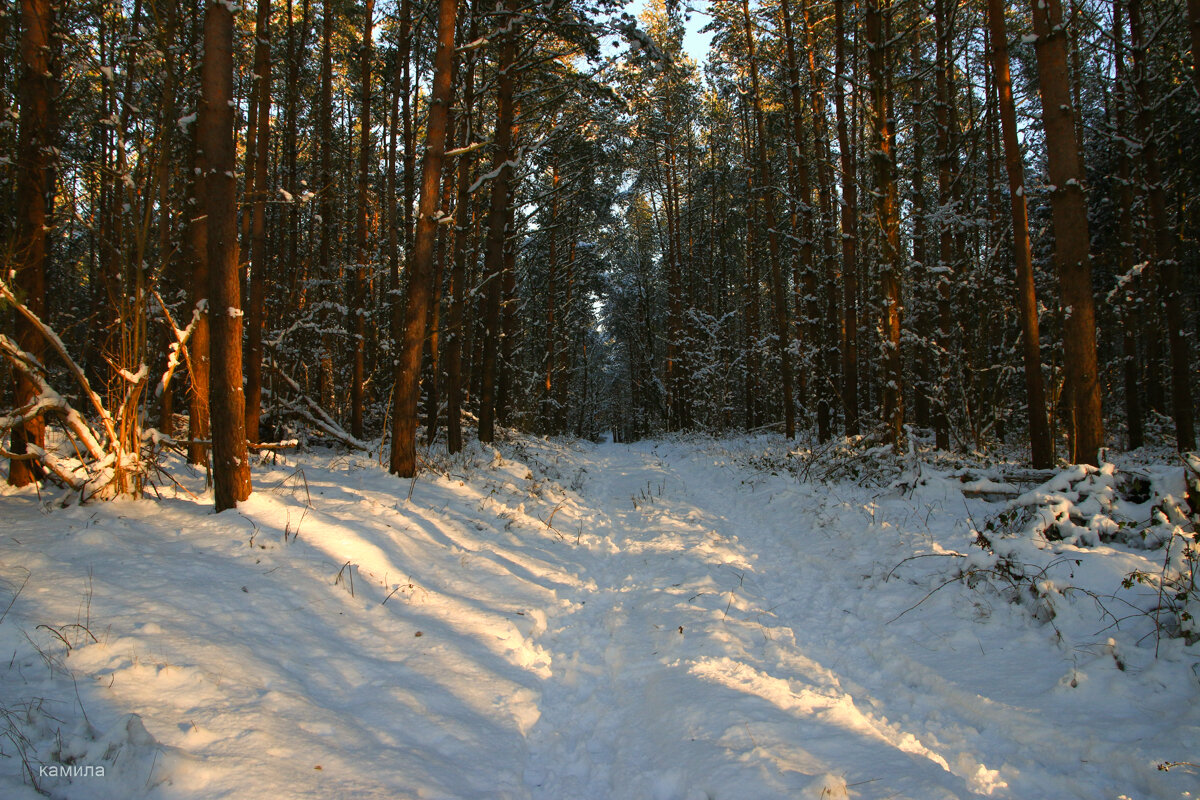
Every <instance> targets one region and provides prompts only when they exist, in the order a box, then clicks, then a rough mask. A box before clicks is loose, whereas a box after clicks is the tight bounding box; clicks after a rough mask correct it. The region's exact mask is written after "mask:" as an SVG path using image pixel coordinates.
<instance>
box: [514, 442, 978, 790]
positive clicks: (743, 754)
mask: <svg viewBox="0 0 1200 800" xmlns="http://www.w3.org/2000/svg"><path fill="white" fill-rule="evenodd" d="M679 455H680V454H678V453H677V452H675V451H670V452H669V453H666V454H664V453H660V451H659V450H658V448H657V447H656V446H655V445H653V444H649V443H648V444H635V445H602V446H600V447H598V448H597V449H596V451H594V453H592V454H591V455H590V456H589V457H588V458H587V459H586V461H587V462H588V463H586V466H585V469H586V471H587V479H586V481H584V482H583V485H582V489H581V492H580V494H581V495H582V498H583V500H584V502H585V503H586V506H587V510H586V512H583V514H584V517H583V519H581V522H582V524H583V531H584V533H585V534H587V537H586V539H584V544H585V545H586V547H578V548H575V549H573V550H571V551H569V552H564V557H565V558H566V559H571V560H572V561H574V562H575V563H572V564H570V565H568V564H565V563H564V565H563V568H564V569H565V570H567V571H569V572H570V571H576V570H577V571H578V574H577V575H576V576H575V579H574V581H573V583H574V584H575V585H577V586H586V587H589V591H587V592H586V593H582V594H581V595H580V597H579V599H578V600H577V601H576V602H575V603H573V604H571V605H570V607H569V610H567V611H565V612H562V611H560V612H559V613H558V614H556V615H554V616H552V617H551V618H550V619H549V621H548V623H547V627H546V630H545V631H544V632H543V633H542V634H541V635H540V636H538V637H537V638H536V643H537V646H538V647H539V648H541V649H542V650H544V651H545V652H547V653H548V654H549V657H550V660H551V671H552V673H553V678H552V679H551V680H548V681H545V682H543V684H542V686H541V693H542V696H541V702H540V704H539V705H540V709H541V713H542V716H541V718H540V719H539V722H538V724H537V725H535V726H534V727H533V729H532V730H531V731H530V734H529V750H530V759H529V762H528V765H527V767H526V770H525V779H526V782H527V784H528V786H529V788H530V791H531V794H532V796H533V797H534V798H545V799H546V800H549V799H550V798H596V799H597V800H599V798H610V797H621V798H635V797H637V798H642V797H645V798H688V800H692V798H706V797H714V798H715V797H733V796H738V794H736V793H733V794H731V793H730V792H731V789H732V788H733V787H735V786H737V785H738V781H740V780H744V777H745V772H744V770H745V769H746V768H748V767H750V766H752V767H753V769H754V771H755V772H756V773H757V774H758V776H759V779H760V780H762V781H763V786H762V788H761V789H760V790H759V791H768V793H769V794H771V795H772V796H774V795H775V794H776V793H777V794H778V796H794V795H795V793H797V792H803V791H805V790H808V789H815V790H817V791H818V792H820V791H821V790H823V789H828V790H830V791H834V792H836V791H838V790H839V788H840V786H841V784H840V783H839V780H840V778H838V777H837V776H836V775H830V774H827V773H830V772H836V765H838V764H840V763H844V762H845V760H846V757H847V754H848V753H853V754H854V755H853V760H854V761H855V762H857V763H872V764H876V765H878V767H879V769H880V771H881V772H880V774H881V775H887V774H889V773H894V774H905V775H914V773H915V774H916V775H920V783H921V784H922V785H923V786H924V787H925V789H926V790H927V789H928V787H930V786H942V787H944V789H945V794H944V795H943V796H945V797H957V796H963V795H966V794H971V793H973V791H978V790H981V789H987V788H989V787H988V785H987V784H988V781H991V780H995V773H994V772H993V771H990V770H987V769H986V768H984V767H982V765H981V764H979V763H978V762H977V761H974V760H972V759H970V758H967V759H966V760H965V761H963V760H962V759H961V758H960V759H959V761H961V763H955V764H951V763H949V762H948V761H947V759H946V758H945V757H943V756H942V755H939V754H938V753H935V752H933V750H931V749H929V748H927V747H926V746H925V745H923V744H922V743H921V739H922V738H923V736H922V735H914V733H913V732H912V730H905V729H903V728H901V727H899V726H896V725H894V724H890V723H889V722H888V721H887V720H886V719H885V718H883V717H882V715H881V714H880V713H879V709H878V708H875V707H873V705H872V704H873V703H874V701H873V700H872V699H871V692H870V691H869V690H868V689H867V688H865V687H864V686H863V685H862V684H860V683H859V682H858V680H856V679H855V678H856V677H857V678H860V679H861V680H863V681H870V682H871V683H877V676H878V673H879V672H881V671H885V672H889V673H893V672H897V671H899V672H901V673H907V672H913V673H914V674H916V672H918V670H914V667H915V666H917V665H914V664H912V663H911V662H904V661H896V662H894V663H891V664H889V663H888V662H887V661H886V660H885V658H884V656H883V655H882V653H880V652H879V649H880V648H879V647H878V646H877V645H878V642H879V641H880V640H881V639H882V638H884V637H883V632H882V626H883V623H884V622H885V620H884V619H880V617H879V614H878V608H877V607H874V606H872V607H870V608H862V609H860V608H856V607H854V606H853V605H852V604H851V602H850V601H852V600H853V599H854V596H855V592H856V590H857V587H856V585H855V584H856V582H857V581H858V580H860V579H861V577H862V571H863V570H865V571H867V572H870V571H872V569H873V567H872V564H871V558H872V556H871V555H869V554H857V555H856V554H854V553H853V552H849V551H848V550H847V549H846V547H845V542H844V540H842V538H841V537H840V536H837V535H835V533H834V532H832V531H827V530H826V528H827V527H832V526H833V522H834V520H833V518H832V516H831V511H830V506H833V507H834V509H835V511H834V512H832V513H840V514H841V519H840V523H841V524H842V525H843V526H846V525H847V523H848V527H850V528H853V527H855V525H856V524H857V523H858V522H860V521H861V523H862V525H863V526H864V527H865V526H869V519H865V518H861V515H860V513H858V512H855V511H854V510H853V509H851V508H849V507H848V506H846V505H845V504H842V503H839V502H838V501H837V500H836V499H835V498H829V497H821V496H819V491H818V490H815V489H813V488H812V487H803V486H795V485H794V484H793V486H794V491H792V490H790V489H789V491H787V492H784V493H781V492H778V491H777V489H778V486H777V484H772V485H771V487H770V490H766V491H762V492H759V491H758V488H759V487H758V485H757V482H756V479H755V476H754V475H753V473H749V472H747V471H746V470H744V469H741V468H737V467H729V466H728V465H721V464H716V465H714V464H712V463H711V462H710V463H708V464H698V463H696V457H693V456H688V457H685V458H684V459H683V460H682V461H680V462H679V463H672V459H676V458H678V456H679ZM581 511H582V510H581ZM781 530H789V531H793V532H794V535H793V536H792V537H791V538H790V539H789V537H788V536H786V535H785V536H781V535H780V531H781ZM760 533H761V534H765V536H763V537H762V538H761V540H760V539H759V538H758V536H757V534H760ZM744 539H746V540H754V541H753V544H752V545H750V546H747V545H746V544H745V543H744V542H743V540H744ZM780 541H783V542H789V543H790V545H791V547H790V548H789V550H791V552H787V553H772V551H771V548H770V546H769V543H770V542H780ZM776 546H777V545H776ZM763 547H765V548H766V549H761V548H763ZM801 552H803V555H801ZM856 562H861V563H856ZM797 567H799V569H798V570H797ZM784 605H786V606H789V608H788V609H787V613H786V615H785V617H780V616H777V615H776V613H775V612H776V610H777V609H778V608H779V606H784ZM864 612H866V613H864ZM783 618H786V619H787V620H791V621H792V624H791V625H789V624H785V623H784V622H783ZM796 620H803V621H804V622H805V623H806V624H805V626H804V629H803V630H797V629H795V627H794V625H795V621H796ZM851 676H855V677H851ZM872 676H875V678H876V680H872ZM912 680H913V678H912V677H909V678H907V679H905V681H904V682H909V683H911V682H912ZM932 686H933V684H932V683H931V682H927V683H926V684H925V686H924V689H926V690H928V689H929V688H931V687H932ZM920 691H921V690H920V689H918V688H917V687H914V692H913V694H912V695H910V698H916V697H918V696H919V693H920ZM860 698H861V699H860ZM748 699H749V700H750V701H751V703H752V705H751V707H752V708H753V709H754V711H753V713H751V714H747V707H748V706H747V700H748ZM864 700H865V702H864ZM755 701H756V702H755ZM908 705H909V706H910V707H911V703H910V704H908ZM952 705H958V706H962V705H965V704H963V703H954V704H952ZM942 707H943V708H945V707H946V706H945V705H944V704H943V705H942ZM970 727H971V726H969V725H966V724H963V723H962V722H961V721H960V720H950V721H949V726H948V727H947V728H946V729H945V730H944V731H943V732H942V733H943V735H944V737H945V738H946V739H949V740H958V741H959V742H962V741H963V738H962V735H963V733H964V731H966V730H967V729H969V728H970ZM797 728H800V729H805V730H807V731H808V732H809V734H810V735H809V737H807V738H810V739H811V744H810V745H809V746H808V747H807V748H806V749H799V748H797V747H796V746H795V745H794V741H795V737H796V730H797ZM731 753H738V754H740V755H739V759H740V761H741V762H742V765H741V766H740V767H738V768H730V767H726V768H725V770H724V771H725V773H726V774H721V773H720V772H718V773H716V774H712V775H710V776H709V777H708V780H706V781H704V782H702V783H700V784H698V783H697V782H696V777H697V776H694V775H689V774H687V770H686V768H685V766H684V765H688V764H696V763H706V762H707V763H713V764H718V763H724V764H729V763H730V755H731ZM951 759H952V760H953V756H951ZM814 776H816V777H815V778H814ZM871 777H873V776H868V780H869V779H870V778H871ZM919 795H920V792H919V791H917V793H916V794H914V795H913V796H919ZM833 796H838V795H837V794H834V795H833Z"/></svg>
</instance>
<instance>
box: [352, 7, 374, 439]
mask: <svg viewBox="0 0 1200 800" xmlns="http://www.w3.org/2000/svg"><path fill="white" fill-rule="evenodd" d="M365 14H366V18H365V20H364V21H363V38H362V51H361V54H360V56H361V61H360V66H359V70H360V72H361V74H362V87H361V88H362V101H361V106H360V109H359V113H360V117H361V118H360V121H359V142H358V216H357V222H356V225H355V235H354V240H355V245H356V250H357V251H358V252H357V263H356V265H355V268H354V277H353V281H352V288H351V297H350V314H351V316H352V317H353V319H352V320H351V325H350V330H351V338H352V340H353V342H354V362H353V368H352V374H351V376H350V433H351V435H352V436H354V437H355V438H356V439H361V438H363V435H364V434H363V395H364V393H365V383H366V353H367V266H368V265H369V263H370V260H371V254H370V250H369V245H368V240H367V224H368V220H369V215H370V203H369V200H370V193H369V186H370V184H369V179H370V174H371V173H370V169H371V49H372V48H371V31H372V29H373V27H374V19H373V17H374V15H375V2H374V0H367V2H366V9H365Z"/></svg>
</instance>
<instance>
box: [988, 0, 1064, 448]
mask: <svg viewBox="0 0 1200 800" xmlns="http://www.w3.org/2000/svg"><path fill="white" fill-rule="evenodd" d="M987 13H988V25H989V26H990V30H991V34H992V69H993V72H994V73H995V76H996V90H997V95H998V96H999V105H1000V125H1001V129H1002V130H1001V135H1002V136H1003V139H1004V166H1005V169H1006V170H1007V172H1008V192H1009V204H1010V208H1011V212H1012V226H1013V243H1012V247H1013V266H1014V267H1015V268H1016V274H1017V307H1018V308H1019V309H1020V313H1021V345H1022V348H1021V353H1022V357H1023V361H1024V366H1025V400H1026V402H1027V403H1028V406H1029V409H1028V417H1029V446H1030V452H1031V455H1032V461H1033V466H1034V468H1036V469H1046V468H1049V467H1050V466H1052V465H1053V462H1054V448H1053V446H1052V444H1051V441H1050V426H1049V424H1048V422H1047V418H1046V390H1045V386H1044V384H1043V382H1042V354H1041V346H1040V341H1041V340H1040V338H1039V335H1040V334H1039V330H1038V312H1037V295H1036V292H1035V289H1034V283H1033V258H1032V253H1031V251H1030V245H1029V213H1028V211H1027V209H1026V206H1025V163H1024V159H1023V158H1022V157H1021V143H1020V141H1019V140H1018V138H1017V113H1016V104H1015V103H1014V102H1013V94H1012V79H1011V78H1010V77H1009V62H1008V30H1007V28H1006V27H1005V25H1004V0H988V8H987Z"/></svg>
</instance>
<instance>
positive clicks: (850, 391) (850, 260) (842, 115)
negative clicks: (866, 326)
mask: <svg viewBox="0 0 1200 800" xmlns="http://www.w3.org/2000/svg"><path fill="white" fill-rule="evenodd" d="M844 4H845V0H834V3H833V10H834V34H833V35H834V42H835V55H834V60H835V65H834V83H835V84H836V85H837V89H836V91H835V92H834V95H833V101H834V113H835V115H836V116H837V137H838V152H839V153H840V160H841V172H842V307H843V311H842V315H843V316H842V320H843V321H842V332H841V339H842V405H843V413H844V415H845V418H846V419H845V425H846V435H847V436H857V435H858V264H857V259H858V255H857V247H858V183H857V180H858V179H857V176H856V175H855V172H856V170H855V166H854V153H853V152H852V151H851V149H850V125H849V120H848V119H847V117H846V23H845V14H844V11H843V8H842V7H843V5H844Z"/></svg>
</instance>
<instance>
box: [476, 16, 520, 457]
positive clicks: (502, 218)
mask: <svg viewBox="0 0 1200 800" xmlns="http://www.w3.org/2000/svg"><path fill="white" fill-rule="evenodd" d="M516 11H517V3H516V0H506V2H505V14H504V16H503V17H502V20H503V22H502V24H503V26H504V28H503V30H502V31H501V34H500V40H501V41H500V61H499V67H498V70H499V75H498V77H497V80H496V129H495V134H494V135H493V146H494V147H495V154H494V156H493V160H492V172H493V173H495V177H494V178H492V192H491V204H490V206H489V208H488V219H487V249H486V252H485V255H484V280H485V281H486V283H487V289H486V296H487V310H486V313H485V315H484V326H485V331H486V332H485V334H484V343H483V364H482V369H483V375H482V382H481V384H480V391H479V441H481V442H491V441H493V440H494V439H495V436H496V431H495V424H496V422H495V420H496V383H497V363H496V362H497V360H498V359H497V355H498V352H497V351H498V345H499V338H500V334H501V331H500V298H501V295H502V294H503V291H502V289H503V287H502V283H503V280H504V276H503V273H504V245H505V240H506V238H507V235H506V231H505V227H506V226H505V222H506V221H507V219H508V206H509V203H510V202H511V193H512V190H511V182H512V172H513V165H512V157H513V153H512V142H513V117H514V108H513V103H514V101H513V94H514V82H513V75H512V72H513V62H514V60H515V59H516V51H517V42H516V39H517V31H516V28H517V26H518V24H519V23H518V20H517V15H516Z"/></svg>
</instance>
